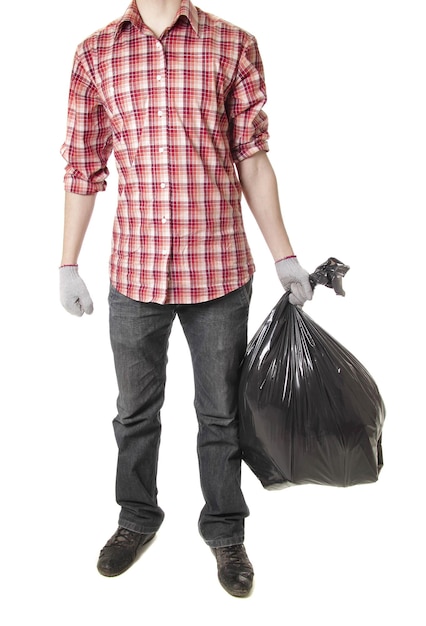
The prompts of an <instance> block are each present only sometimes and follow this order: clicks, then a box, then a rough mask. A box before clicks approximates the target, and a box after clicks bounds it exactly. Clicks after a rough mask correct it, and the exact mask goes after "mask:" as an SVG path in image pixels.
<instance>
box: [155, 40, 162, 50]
mask: <svg viewBox="0 0 426 626" xmlns="http://www.w3.org/2000/svg"><path fill="white" fill-rule="evenodd" d="M155 47H156V48H157V50H160V49H161V43H160V42H159V41H157V43H156V44H155Z"/></svg>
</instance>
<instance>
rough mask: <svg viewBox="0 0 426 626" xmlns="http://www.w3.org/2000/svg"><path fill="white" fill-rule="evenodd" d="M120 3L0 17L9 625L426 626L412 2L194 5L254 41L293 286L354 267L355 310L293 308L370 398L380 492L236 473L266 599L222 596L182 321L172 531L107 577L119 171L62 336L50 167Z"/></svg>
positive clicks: (96, 220) (164, 463)
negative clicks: (205, 514) (84, 72)
mask: <svg viewBox="0 0 426 626" xmlns="http://www.w3.org/2000/svg"><path fill="white" fill-rule="evenodd" d="M126 6H127V2H126V0H124V3H123V2H119V1H118V0H104V1H103V2H101V0H90V1H89V2H88V1H87V0H86V1H83V0H73V2H72V3H68V4H63V3H56V2H53V1H52V0H40V1H39V2H29V1H28V0H23V1H22V2H19V3H10V4H9V5H7V6H6V8H4V7H3V9H2V38H1V41H0V45H1V67H2V87H1V92H2V98H1V103H0V106H1V122H2V125H1V130H2V133H1V141H2V155H1V160H2V167H1V192H2V214H1V241H2V246H1V248H2V290H1V292H2V303H1V316H2V324H1V360H2V372H3V373H2V377H1V381H2V396H1V397H2V438H1V446H2V454H1V479H2V505H3V506H2V511H3V513H2V516H1V523H2V527H3V529H2V533H1V551H0V553H1V569H2V573H3V585H2V596H3V599H2V602H1V605H0V611H1V613H3V614H4V616H2V617H1V621H2V623H4V624H7V625H8V626H12V625H15V624H16V625H21V624H28V623H43V624H45V625H46V626H51V625H52V626H53V625H55V626H57V625H61V626H68V625H75V624H79V625H81V626H86V625H89V624H90V625H96V624H104V625H105V626H110V625H113V624H114V625H115V624H119V623H121V624H123V623H132V624H146V623H149V624H152V623H153V622H154V620H155V623H160V624H163V623H166V621H167V620H185V621H186V622H187V623H188V622H189V623H193V622H194V623H195V621H197V623H205V624H208V625H210V624H218V623H221V624H225V625H228V624H235V623H241V624H247V625H249V626H252V625H257V624H259V623H279V624H281V623H282V624H288V625H291V626H299V625H300V626H305V625H308V624H318V625H323V624H324V625H327V626H334V625H337V624H339V625H340V624H345V625H346V626H351V625H352V624H353V625H355V624H361V623H362V624H364V626H373V625H375V624H377V623H382V624H389V623H390V622H392V623H408V624H410V625H411V626H417V625H422V624H425V621H426V613H425V609H424V600H423V599H422V597H423V592H424V583H425V580H424V559H425V556H426V554H425V542H424V527H425V515H424V512H423V509H422V508H421V506H422V505H423V501H424V479H423V474H424V463H423V451H424V445H425V444H424V437H425V399H424V387H425V382H424V351H425V342H424V310H425V309H424V288H425V284H424V283H425V281H424V262H423V254H422V253H423V250H424V243H423V242H424V228H423V221H422V219H421V218H422V217H423V213H424V208H425V195H426V194H425V165H426V149H425V145H426V125H425V110H426V92H425V59H426V38H425V29H426V11H425V3H424V2H422V1H417V2H416V1H414V0H400V1H395V0H386V1H385V0H357V1H356V2H355V1H347V0H334V1H333V0H291V1H290V0H282V1H281V2H277V1H276V0H262V2H255V1H254V0H233V2H230V1H229V0H228V1H225V0H206V1H205V2H204V3H203V4H201V7H202V8H203V9H205V10H208V11H211V12H213V13H216V14H218V15H220V16H222V17H223V18H226V19H228V20H229V21H232V22H234V23H237V24H238V25H240V26H241V27H243V28H245V29H247V30H249V31H250V32H252V33H254V34H255V35H256V36H257V39H258V43H259V47H260V50H261V53H262V57H263V61H264V65H265V72H266V79H267V84H268V95H269V100H268V104H267V107H266V111H267V113H268V115H269V118H270V132H271V141H270V159H271V161H272V164H273V165H274V167H275V170H276V174H277V177H278V180H279V186H280V195H281V201H282V206H283V213H284V217H285V222H286V225H287V228H288V230H289V233H290V236H291V240H292V243H293V247H294V248H295V250H296V252H297V254H298V256H299V259H300V261H301V263H302V265H304V267H306V269H308V270H309V271H313V270H314V269H315V267H317V265H319V264H320V263H322V262H323V261H325V260H326V259H327V258H328V257H329V256H337V257H338V258H339V259H341V260H342V261H343V262H345V263H347V264H348V265H350V267H351V269H350V271H349V273H348V275H347V277H346V278H345V281H344V284H345V288H346V297H345V298H341V297H336V296H334V294H333V293H332V292H331V291H330V290H327V289H324V288H318V289H317V291H316V293H315V296H314V300H313V301H312V302H310V303H307V304H306V305H305V311H306V312H307V313H308V314H309V315H310V316H311V317H313V318H314V319H315V321H316V322H317V323H319V324H320V325H322V326H323V327H324V328H325V329H326V330H328V331H329V332H330V334H332V335H333V336H334V337H335V338H336V339H338V340H339V341H340V342H341V343H343V344H344V345H345V346H346V347H347V348H348V349H350V350H351V351H352V352H354V354H355V355H356V356H357V357H358V358H359V359H360V360H361V361H362V362H363V363H364V365H365V366H366V367H367V369H369V371H370V373H371V374H372V375H373V377H374V378H375V380H376V382H377V384H378V386H379V389H380V391H381V393H382V395H383V398H384V401H385V403H386V407H387V418H386V424H385V429H384V438H383V446H384V461H385V465H384V469H383V471H382V474H381V476H380V479H379V481H378V482H377V483H375V484H373V485H365V486H362V487H361V486H359V487H352V488H349V489H338V488H333V487H320V486H304V487H292V488H290V489H287V490H283V491H278V492H267V491H265V490H264V489H263V488H262V487H261V485H260V483H259V482H258V480H257V479H256V478H255V477H254V475H253V474H252V473H251V472H250V470H249V469H248V468H247V467H246V466H244V467H243V487H244V492H245V495H246V499H247V502H248V504H249V507H250V510H251V515H250V517H249V518H248V520H247V527H246V546H247V550H248V553H249V556H250V558H251V560H252V561H253V564H254V566H255V571H256V585H255V589H254V593H253V594H252V596H251V597H250V598H248V599H245V600H238V599H234V598H232V597H231V596H229V595H227V594H226V592H225V591H223V590H222V588H221V587H220V586H219V584H218V583H217V580H216V571H215V562H214V558H213V556H212V555H211V553H210V551H209V549H208V548H207V547H206V546H205V545H204V543H203V541H202V540H201V538H200V537H199V535H198V530H197V519H198V514H199V511H200V508H201V506H202V499H201V493H200V489H199V483H198V469H197V461H196V451H195V436H196V420H195V414H194V411H193V408H192V394H193V388H192V372H191V365H190V362H189V356H188V351H187V347H186V344H185V343H184V341H183V338H182V333H181V330H180V327H179V325H178V323H176V325H175V328H174V332H173V334H172V339H171V345H170V355H169V356H170V361H169V366H168V385H167V397H166V403H165V406H164V410H163V414H162V419H163V440H162V447H161V455H160V468H159V500H160V504H161V506H162V507H163V509H164V510H165V512H166V518H165V522H164V524H163V526H162V528H161V530H160V532H159V534H158V536H157V538H156V540H155V541H154V543H153V544H152V545H151V546H150V548H149V550H147V551H146V553H145V554H144V555H143V557H142V558H141V559H140V561H138V563H137V564H135V565H134V567H133V568H131V569H130V570H129V571H128V572H127V573H125V574H123V575H122V576H121V577H119V578H116V579H106V578H103V577H101V576H100V575H99V574H98V573H97V570H96V560H97V556H98V552H99V549H100V548H101V547H102V545H103V544H104V542H105V541H106V539H108V537H109V536H110V535H111V534H112V533H113V532H114V530H115V527H116V521H117V516H118V509H117V505H116V504H115V501H114V480H115V462H116V448H115V441H114V439H113V431H112V426H111V421H112V419H113V417H114V415H115V399H116V385H115V375H114V371H113V363H112V356H111V351H110V347H109V338H108V319H107V318H108V310H107V302H106V298H107V290H108V254H109V245H110V232H111V224H112V217H113V214H114V208H115V207H114V205H115V174H114V165H113V162H112V161H111V164H110V165H111V170H112V173H111V177H110V185H109V188H108V191H107V192H106V193H105V194H103V195H102V196H100V197H99V198H98V201H97V208H96V210H95V214H94V217H93V220H92V223H91V225H90V228H89V232H88V234H87V237H86V241H85V244H84V249H83V252H82V254H81V258H80V272H81V274H82V276H83V278H84V279H85V281H86V283H87V285H88V287H89V289H90V291H91V294H92V297H93V300H94V303H95V312H94V314H93V315H92V316H91V317H87V316H84V318H82V319H78V318H74V317H72V316H70V315H68V314H67V313H66V312H65V311H64V310H63V309H62V307H61V306H60V304H59V300H58V269H57V267H58V264H59V260H60V253H61V243H62V241H61V240H62V215H63V187H62V177H63V167H64V162H63V161H62V159H61V157H60V155H59V149H60V145H61V143H62V141H63V139H64V132H65V120H66V104H67V92H68V84H69V76H70V70H71V63H72V57H73V54H74V50H75V47H76V45H77V43H78V42H79V41H80V40H82V39H83V38H85V37H86V36H87V35H89V34H90V33H91V32H92V31H94V30H95V29H97V28H98V27H101V26H104V25H105V24H106V23H108V22H109V21H111V20H112V19H114V18H115V17H118V16H120V15H121V14H122V13H123V12H124V10H125V8H126ZM278 7H279V13H278V12H277V10H278ZM245 211H246V212H245V215H246V226H247V231H248V235H249V239H250V243H251V247H252V251H253V254H254V257H255V261H256V264H257V274H256V279H255V285H254V295H253V301H252V308H251V315H250V334H253V333H254V332H255V330H256V329H257V327H258V326H259V325H260V323H261V322H262V321H263V319H264V317H265V316H266V315H267V313H269V310H270V309H271V308H272V306H273V305H274V304H275V302H276V301H277V300H278V298H279V297H280V295H281V286H280V284H279V282H278V279H277V277H276V275H275V269H274V266H273V263H272V259H271V258H270V256H269V252H268V251H267V249H266V246H265V244H264V242H263V240H262V239H261V236H260V234H259V232H258V231H257V228H256V227H255V225H254V224H253V221H252V219H251V216H250V215H249V213H248V210H245ZM6 616H7V617H6Z"/></svg>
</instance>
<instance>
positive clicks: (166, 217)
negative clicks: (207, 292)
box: [152, 41, 171, 295]
mask: <svg viewBox="0 0 426 626" xmlns="http://www.w3.org/2000/svg"><path fill="white" fill-rule="evenodd" d="M155 45H156V50H157V66H156V71H155V72H154V84H153V86H152V87H153V89H154V91H155V97H154V101H155V102H156V103H157V116H156V117H157V122H156V131H157V132H156V136H155V141H156V145H157V148H156V150H154V155H155V156H154V158H155V160H156V163H155V165H156V168H155V170H156V172H158V177H157V179H156V185H157V192H156V194H155V195H156V198H157V203H156V207H155V211H156V215H157V219H158V220H159V223H160V231H159V235H160V237H159V242H160V243H159V246H160V249H159V252H160V253H161V256H162V257H163V261H162V264H163V267H162V275H163V277H164V278H163V279H162V281H161V282H162V285H161V287H162V289H163V290H164V294H165V295H166V290H167V283H168V280H167V274H168V262H169V256H170V248H171V232H170V181H169V167H168V151H167V91H166V58H165V53H164V49H163V46H162V44H161V42H160V41H157V42H156V44H155Z"/></svg>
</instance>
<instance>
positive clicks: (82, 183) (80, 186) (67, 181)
mask: <svg viewBox="0 0 426 626" xmlns="http://www.w3.org/2000/svg"><path fill="white" fill-rule="evenodd" d="M64 187H65V191H67V192H69V193H78V194H80V195H81V196H90V195H91V194H93V193H97V192H98V191H105V188H106V181H101V182H97V183H94V182H91V181H88V180H84V179H82V178H76V177H75V176H71V175H66V176H65V178H64Z"/></svg>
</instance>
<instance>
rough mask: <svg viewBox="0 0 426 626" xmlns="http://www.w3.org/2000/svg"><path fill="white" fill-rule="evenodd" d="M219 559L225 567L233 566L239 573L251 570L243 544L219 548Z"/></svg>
mask: <svg viewBox="0 0 426 626" xmlns="http://www.w3.org/2000/svg"><path fill="white" fill-rule="evenodd" d="M219 550H220V561H221V562H222V564H223V565H226V566H227V567H235V568H236V569H238V570H239V571H240V572H241V573H243V572H245V571H247V572H250V571H251V564H250V562H249V560H248V558H247V554H246V552H245V549H244V546H243V545H239V544H237V545H233V546H226V547H225V548H220V549H219Z"/></svg>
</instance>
